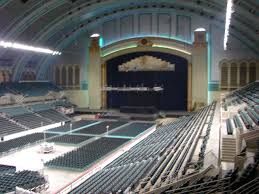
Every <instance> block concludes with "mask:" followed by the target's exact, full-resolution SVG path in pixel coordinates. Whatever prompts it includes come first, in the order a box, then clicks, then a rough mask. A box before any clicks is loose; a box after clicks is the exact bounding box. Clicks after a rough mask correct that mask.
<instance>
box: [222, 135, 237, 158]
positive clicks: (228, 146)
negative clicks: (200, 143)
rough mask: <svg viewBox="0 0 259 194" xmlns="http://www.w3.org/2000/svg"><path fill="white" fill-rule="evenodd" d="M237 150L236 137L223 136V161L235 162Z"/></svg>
mask: <svg viewBox="0 0 259 194" xmlns="http://www.w3.org/2000/svg"><path fill="white" fill-rule="evenodd" d="M236 150H237V149H236V138H230V137H224V138H222V151H221V161H223V162H234V159H235V156H236V152H237V151H236Z"/></svg>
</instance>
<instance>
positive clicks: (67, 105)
mask: <svg viewBox="0 0 259 194" xmlns="http://www.w3.org/2000/svg"><path fill="white" fill-rule="evenodd" d="M51 106H53V107H56V108H57V107H64V108H71V107H74V105H73V104H72V103H71V102H69V101H67V100H57V101H55V102H53V103H51Z"/></svg>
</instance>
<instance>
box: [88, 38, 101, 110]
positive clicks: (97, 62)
mask: <svg viewBox="0 0 259 194" xmlns="http://www.w3.org/2000/svg"><path fill="white" fill-rule="evenodd" d="M91 39H92V41H91V45H90V53H89V54H90V56H89V60H90V61H89V80H88V94H89V108H90V109H100V108H101V106H102V101H101V89H102V88H101V49H100V47H99V36H98V37H92V38H91Z"/></svg>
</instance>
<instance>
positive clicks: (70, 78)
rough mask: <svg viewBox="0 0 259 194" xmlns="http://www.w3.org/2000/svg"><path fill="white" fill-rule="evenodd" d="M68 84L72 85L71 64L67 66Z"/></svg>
mask: <svg viewBox="0 0 259 194" xmlns="http://www.w3.org/2000/svg"><path fill="white" fill-rule="evenodd" d="M68 85H69V87H72V86H73V68H72V67H71V66H70V67H69V68H68Z"/></svg>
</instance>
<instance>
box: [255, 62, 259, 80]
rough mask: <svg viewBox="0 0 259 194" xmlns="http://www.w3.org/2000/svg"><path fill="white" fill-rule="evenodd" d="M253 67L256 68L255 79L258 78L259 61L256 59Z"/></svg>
mask: <svg viewBox="0 0 259 194" xmlns="http://www.w3.org/2000/svg"><path fill="white" fill-rule="evenodd" d="M255 68H256V80H259V62H258V61H257V63H256V64H255Z"/></svg>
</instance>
